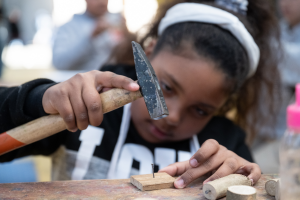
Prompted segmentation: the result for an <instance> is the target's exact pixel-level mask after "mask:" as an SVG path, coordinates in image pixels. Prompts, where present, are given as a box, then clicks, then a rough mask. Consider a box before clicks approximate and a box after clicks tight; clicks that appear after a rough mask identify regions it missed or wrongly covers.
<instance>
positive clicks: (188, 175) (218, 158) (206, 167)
mask: <svg viewBox="0 0 300 200" xmlns="http://www.w3.org/2000/svg"><path fill="white" fill-rule="evenodd" d="M223 154H224V153H223V151H218V153H216V154H214V155H213V156H212V157H210V158H208V159H207V160H206V161H205V162H203V164H201V165H200V166H198V167H197V168H191V169H188V170H187V171H186V172H185V173H183V174H182V175H181V176H180V177H179V178H178V179H177V180H176V181H175V183H174V186H175V187H176V188H184V187H186V186H187V185H188V184H190V183H191V182H192V181H194V180H195V179H197V178H199V177H201V176H203V175H204V174H206V173H208V172H210V171H212V170H213V169H216V168H217V167H218V166H220V165H221V164H222V163H223V162H224V160H225V158H226V157H225V156H224V155H223Z"/></svg>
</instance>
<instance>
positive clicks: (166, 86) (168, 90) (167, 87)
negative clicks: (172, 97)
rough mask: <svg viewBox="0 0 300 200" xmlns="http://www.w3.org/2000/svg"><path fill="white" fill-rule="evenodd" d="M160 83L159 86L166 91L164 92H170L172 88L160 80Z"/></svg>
mask: <svg viewBox="0 0 300 200" xmlns="http://www.w3.org/2000/svg"><path fill="white" fill-rule="evenodd" d="M160 85H161V87H162V89H163V90H164V91H166V92H171V91H172V89H171V88H170V87H169V86H168V85H166V84H165V83H163V82H161V83H160Z"/></svg>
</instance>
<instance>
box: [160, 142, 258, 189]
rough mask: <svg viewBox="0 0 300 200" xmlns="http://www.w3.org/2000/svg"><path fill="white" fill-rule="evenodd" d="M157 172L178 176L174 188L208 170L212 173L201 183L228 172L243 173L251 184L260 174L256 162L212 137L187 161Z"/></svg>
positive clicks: (189, 181) (182, 185) (184, 184)
mask: <svg viewBox="0 0 300 200" xmlns="http://www.w3.org/2000/svg"><path fill="white" fill-rule="evenodd" d="M159 172H166V173H168V174H169V175H171V176H180V177H178V178H177V179H176V181H175V182H174V186H175V187H176V188H184V187H186V186H187V185H188V184H190V183H191V182H192V181H194V180H195V179H197V178H199V177H201V176H203V175H205V174H206V173H208V172H213V173H212V175H211V176H210V177H209V178H208V179H206V180H205V181H204V182H203V184H205V183H207V182H210V181H213V180H215V179H218V178H222V177H224V176H227V175H230V174H243V175H245V176H248V178H249V179H250V180H251V181H252V185H253V184H255V183H256V182H257V181H258V180H259V178H260V176H261V170H260V168H259V166H258V165H257V164H255V163H250V162H248V161H247V160H245V159H243V158H241V157H239V156H238V155H236V154H235V153H233V152H232V151H229V150H228V149H226V148H225V147H224V146H222V145H219V143H218V142H217V141H216V140H212V139H210V140H207V141H206V142H205V143H203V145H202V146H201V148H200V149H199V150H198V151H197V152H196V153H195V154H194V155H193V156H192V157H191V159H190V160H189V161H184V162H178V163H174V164H172V165H169V166H168V167H165V168H163V169H161V170H160V171H159Z"/></svg>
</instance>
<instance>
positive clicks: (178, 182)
mask: <svg viewBox="0 0 300 200" xmlns="http://www.w3.org/2000/svg"><path fill="white" fill-rule="evenodd" d="M175 184H176V186H177V188H183V187H184V181H183V180H182V179H181V178H180V179H177V180H176V181H175Z"/></svg>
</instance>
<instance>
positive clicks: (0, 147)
mask: <svg viewBox="0 0 300 200" xmlns="http://www.w3.org/2000/svg"><path fill="white" fill-rule="evenodd" d="M140 97H142V94H141V93H140V91H136V92H129V91H127V90H123V89H111V90H109V91H107V92H104V93H101V94H100V98H101V101H102V110H103V114H105V113H108V112H110V111H112V110H115V109H117V108H120V107H122V106H124V105H126V104H128V103H130V102H133V101H135V100H136V99H138V98H140ZM65 129H66V124H65V122H64V120H63V118H62V117H61V116H60V115H48V116H44V117H41V118H38V119H36V120H33V121H31V122H28V123H26V124H24V125H21V126H18V127H16V128H14V129H11V130H9V131H7V132H5V133H2V134H0V155H2V154H4V153H7V152H9V151H12V150H14V149H17V148H20V147H22V146H25V145H27V144H31V143H33V142H36V141H38V140H41V139H44V138H46V137H49V136H51V135H54V134H55V133H59V132H61V131H63V130H65Z"/></svg>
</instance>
